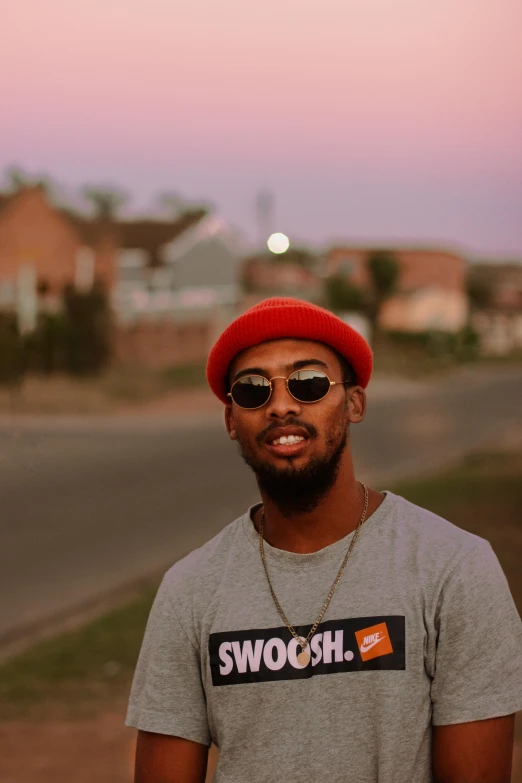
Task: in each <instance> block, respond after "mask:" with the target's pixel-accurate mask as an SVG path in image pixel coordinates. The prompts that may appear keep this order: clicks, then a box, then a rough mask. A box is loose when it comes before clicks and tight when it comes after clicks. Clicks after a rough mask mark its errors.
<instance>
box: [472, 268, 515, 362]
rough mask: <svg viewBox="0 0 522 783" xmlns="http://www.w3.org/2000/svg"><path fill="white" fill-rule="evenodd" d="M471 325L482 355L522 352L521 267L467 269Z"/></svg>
mask: <svg viewBox="0 0 522 783" xmlns="http://www.w3.org/2000/svg"><path fill="white" fill-rule="evenodd" d="M468 285H469V291H470V295H471V298H472V302H473V305H474V306H473V312H472V315H471V323H472V325H473V327H474V329H475V330H476V331H477V332H478V334H479V337H480V344H481V351H482V353H483V354H485V355H490V356H505V355H507V354H510V353H513V352H515V351H520V350H522V265H521V264H474V265H473V266H472V267H470V270H469V284H468Z"/></svg>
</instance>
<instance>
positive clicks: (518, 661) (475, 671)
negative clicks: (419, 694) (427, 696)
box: [431, 540, 522, 726]
mask: <svg viewBox="0 0 522 783" xmlns="http://www.w3.org/2000/svg"><path fill="white" fill-rule="evenodd" d="M435 625H436V632H437V648H436V655H435V672H434V677H433V680H432V684H431V699H432V706H433V714H432V723H433V725H435V726H441V725H445V724H450V723H467V722H468V721H476V720H485V719H487V718H495V717H499V716H501V715H510V714H511V713H514V712H517V711H518V710H521V709H522V623H521V620H520V617H519V615H518V611H517V608H516V606H515V603H514V601H513V597H512V595H511V592H510V590H509V586H508V583H507V580H506V577H505V575H504V572H503V571H502V568H501V566H500V563H499V562H498V559H497V557H496V555H495V553H494V552H493V550H492V548H491V545H490V544H489V543H488V542H487V541H484V540H481V541H480V542H479V543H478V544H476V545H475V547H474V548H473V549H472V550H471V551H470V552H468V554H467V555H466V556H465V557H464V558H463V560H461V562H460V563H459V565H458V566H457V567H456V568H455V569H454V571H453V572H452V574H451V576H450V577H449V579H448V580H447V582H446V584H445V585H444V587H443V589H442V591H441V595H440V599H439V603H438V607H437V616H436V618H435Z"/></svg>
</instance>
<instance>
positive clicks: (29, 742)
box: [0, 704, 217, 783]
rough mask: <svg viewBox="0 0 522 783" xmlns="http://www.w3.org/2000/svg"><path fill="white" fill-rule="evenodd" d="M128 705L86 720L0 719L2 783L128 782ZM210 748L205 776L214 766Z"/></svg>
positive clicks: (132, 735)
mask: <svg viewBox="0 0 522 783" xmlns="http://www.w3.org/2000/svg"><path fill="white" fill-rule="evenodd" d="M125 710H126V704H121V705H118V707H113V708H112V709H110V710H104V711H101V712H100V713H99V714H98V715H96V716H94V717H89V718H86V719H81V720H79V719H73V720H65V719H64V718H61V719H56V718H54V719H50V720H49V719H47V720H45V719H44V720H39V721H36V720H35V721H33V722H28V721H27V720H13V721H5V722H1V723H0V780H1V782H2V783H132V780H133V770H134V750H135V745H136V731H134V729H129V728H127V727H126V726H125V725H124V719H125ZM216 762H217V753H216V752H215V749H212V751H211V754H210V760H209V768H208V775H207V781H210V780H211V779H212V776H213V774H214V771H215V768H216Z"/></svg>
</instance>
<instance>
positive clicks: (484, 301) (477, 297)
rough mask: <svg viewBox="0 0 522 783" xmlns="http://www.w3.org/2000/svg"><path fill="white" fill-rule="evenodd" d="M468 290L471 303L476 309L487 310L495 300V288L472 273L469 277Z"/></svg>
mask: <svg viewBox="0 0 522 783" xmlns="http://www.w3.org/2000/svg"><path fill="white" fill-rule="evenodd" d="M466 287H467V292H468V299H469V303H470V305H471V306H472V307H473V308H474V309H476V310H485V309H487V308H488V307H491V304H492V302H493V289H492V287H491V285H489V284H488V283H487V282H486V281H485V280H482V279H481V278H479V277H475V276H473V274H470V275H469V277H468V279H467V285H466Z"/></svg>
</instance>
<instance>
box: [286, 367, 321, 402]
mask: <svg viewBox="0 0 522 783" xmlns="http://www.w3.org/2000/svg"><path fill="white" fill-rule="evenodd" d="M329 388H330V381H329V380H328V378H327V377H326V375H325V374H324V373H323V372H319V370H297V372H294V373H292V375H291V376H290V378H289V379H288V390H289V391H290V394H292V395H293V396H294V397H295V398H296V400H300V401H301V402H317V400H321V399H322V398H323V397H324V396H325V395H326V394H327V393H328V389H329Z"/></svg>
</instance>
